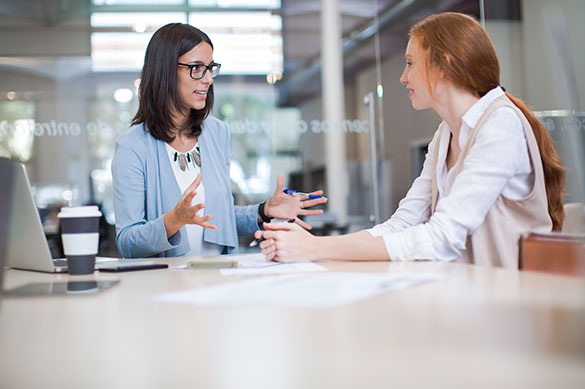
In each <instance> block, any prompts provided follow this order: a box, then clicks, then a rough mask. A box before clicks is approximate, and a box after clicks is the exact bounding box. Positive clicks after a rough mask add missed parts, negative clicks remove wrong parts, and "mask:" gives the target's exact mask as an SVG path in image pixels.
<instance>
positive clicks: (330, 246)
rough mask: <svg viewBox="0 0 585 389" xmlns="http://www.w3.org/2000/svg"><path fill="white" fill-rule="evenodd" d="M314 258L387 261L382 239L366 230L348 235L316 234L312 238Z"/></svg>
mask: <svg viewBox="0 0 585 389" xmlns="http://www.w3.org/2000/svg"><path fill="white" fill-rule="evenodd" d="M314 250H315V254H316V257H317V258H316V259H333V260H351V261H388V260H389V259H390V258H389V257H388V252H387V251H386V245H385V244H384V239H383V238H382V237H381V236H380V237H373V236H372V235H371V234H370V233H368V232H367V231H359V232H356V233H353V234H348V235H338V236H316V237H315V239H314Z"/></svg>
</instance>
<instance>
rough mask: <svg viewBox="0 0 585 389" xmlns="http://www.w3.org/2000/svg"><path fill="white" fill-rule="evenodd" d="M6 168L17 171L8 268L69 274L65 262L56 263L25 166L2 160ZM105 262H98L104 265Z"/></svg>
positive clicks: (11, 217)
mask: <svg viewBox="0 0 585 389" xmlns="http://www.w3.org/2000/svg"><path fill="white" fill-rule="evenodd" d="M0 162H1V163H2V164H6V163H10V164H12V166H13V168H12V171H13V191H12V201H11V202H12V204H11V207H10V208H9V213H10V218H9V220H10V226H9V227H8V237H7V241H6V243H7V245H6V252H5V261H4V265H5V266H7V267H11V268H14V269H23V270H35V271H41V272H48V273H64V272H67V260H66V259H65V258H57V259H53V258H52V257H51V251H50V249H49V244H48V243H47V238H46V236H45V232H44V230H43V224H42V222H41V218H40V215H39V212H38V210H37V207H36V204H35V202H34V199H33V196H32V193H31V190H30V183H29V180H28V176H27V174H26V169H25V167H24V165H23V164H21V163H15V162H12V161H9V160H6V159H4V158H2V160H1V161H0ZM105 259H106V258H104V260H105ZM100 260H101V258H98V259H96V261H98V262H99V261H100Z"/></svg>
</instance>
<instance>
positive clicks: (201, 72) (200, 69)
mask: <svg viewBox="0 0 585 389" xmlns="http://www.w3.org/2000/svg"><path fill="white" fill-rule="evenodd" d="M177 65H178V66H179V67H183V68H189V71H190V73H189V74H190V76H191V78H193V79H195V80H200V79H202V78H203V77H205V73H207V71H208V70H209V71H211V78H215V77H217V75H218V74H219V69H220V68H221V64H219V63H215V62H213V63H211V64H209V65H203V64H202V63H198V64H188V63H181V62H178V63H177Z"/></svg>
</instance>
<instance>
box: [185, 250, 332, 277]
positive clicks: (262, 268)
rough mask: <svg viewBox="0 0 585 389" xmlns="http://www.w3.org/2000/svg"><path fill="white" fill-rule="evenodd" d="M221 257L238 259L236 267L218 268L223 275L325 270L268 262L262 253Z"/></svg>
mask: <svg viewBox="0 0 585 389" xmlns="http://www.w3.org/2000/svg"><path fill="white" fill-rule="evenodd" d="M221 257H222V258H223V259H226V258H229V259H234V260H236V261H238V267H236V268H225V269H220V273H221V274H223V275H234V274H239V275H263V274H286V273H308V272H320V271H327V268H326V267H324V266H321V265H318V264H316V263H313V262H295V263H281V262H268V261H267V260H266V259H264V256H263V255H262V253H252V254H230V255H222V256H221ZM210 258H211V257H210ZM173 269H176V270H185V269H189V267H188V266H187V265H179V266H173Z"/></svg>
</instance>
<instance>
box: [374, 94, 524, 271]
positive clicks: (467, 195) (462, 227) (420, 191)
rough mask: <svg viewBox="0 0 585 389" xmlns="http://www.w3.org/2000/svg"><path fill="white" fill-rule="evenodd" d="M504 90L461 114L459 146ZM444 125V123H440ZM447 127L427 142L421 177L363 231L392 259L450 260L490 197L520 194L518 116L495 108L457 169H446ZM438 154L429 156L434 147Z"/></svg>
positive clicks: (521, 146) (521, 168)
mask: <svg viewBox="0 0 585 389" xmlns="http://www.w3.org/2000/svg"><path fill="white" fill-rule="evenodd" d="M503 94H504V92H503V90H502V89H501V88H500V87H496V88H494V89H492V90H491V91H490V92H488V93H487V94H486V95H485V96H483V97H482V98H481V99H479V101H477V102H476V103H475V104H474V105H473V106H472V107H471V108H470V109H469V110H468V111H467V112H466V113H465V115H463V118H462V124H461V129H460V135H459V145H460V147H461V148H463V146H464V145H465V142H466V141H467V139H468V137H469V135H470V134H471V131H472V130H473V127H474V126H475V125H476V123H477V122H478V120H479V118H480V117H481V115H482V114H483V112H484V111H485V110H486V108H487V107H488V106H489V105H490V103H492V102H493V101H494V100H495V99H497V98H498V97H500V96H502V95H503ZM445 127H446V129H447V130H448V127H447V126H446V124H445ZM449 140H450V131H444V132H441V131H438V130H437V131H436V132H435V135H434V137H433V140H432V141H431V143H430V144H429V148H428V153H427V156H426V159H425V162H424V166H423V170H422V172H421V175H420V176H419V177H418V178H417V179H416V180H415V181H414V183H413V184H412V187H411V188H410V190H409V191H408V193H407V194H406V197H405V198H404V199H402V200H401V201H400V204H399V206H398V210H397V211H396V212H395V213H394V215H392V217H391V218H390V219H388V220H387V221H386V222H384V223H382V224H379V225H377V226H375V227H373V228H371V229H369V230H367V231H368V232H370V234H372V236H374V237H377V236H383V238H384V243H385V245H386V250H387V251H388V255H389V256H390V258H391V259H392V260H413V259H437V260H442V261H449V260H454V259H456V258H458V257H459V256H460V251H461V250H463V249H465V243H466V239H467V235H470V234H472V233H473V232H474V231H475V230H476V229H477V228H478V227H479V226H480V225H481V223H482V222H483V221H484V219H485V216H486V214H487V213H488V211H489V209H490V207H491V206H492V204H493V203H494V202H495V200H496V198H497V197H498V196H499V195H500V194H503V195H504V196H505V197H508V198H510V199H520V198H523V197H526V196H527V195H528V194H529V192H530V190H531V188H532V185H533V181H534V174H533V173H532V166H531V165H530V161H529V156H528V146H527V143H526V138H525V136H524V131H523V129H522V123H521V121H520V118H519V117H518V116H517V114H516V113H515V112H514V110H512V109H511V108H507V107H503V108H499V109H498V110H496V111H495V112H494V113H493V115H492V116H491V117H490V118H489V119H488V121H487V122H486V124H485V125H484V128H483V130H482V131H480V132H479V134H478V135H477V139H476V142H475V144H474V145H473V146H472V148H471V149H470V151H469V154H468V155H467V158H466V159H465V164H464V166H463V169H462V170H461V172H460V173H459V174H458V175H457V176H454V173H453V171H454V169H451V171H449V172H447V164H446V159H447V158H446V156H447V149H448V145H449ZM436 142H440V143H439V153H438V155H435V145H436ZM435 158H438V164H437V171H436V177H437V186H438V190H439V194H438V201H437V207H436V210H435V212H434V213H433V216H432V217H430V215H431V190H432V187H431V186H432V175H433V171H432V170H433V166H434V160H435Z"/></svg>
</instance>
